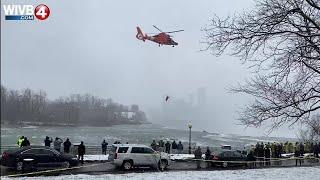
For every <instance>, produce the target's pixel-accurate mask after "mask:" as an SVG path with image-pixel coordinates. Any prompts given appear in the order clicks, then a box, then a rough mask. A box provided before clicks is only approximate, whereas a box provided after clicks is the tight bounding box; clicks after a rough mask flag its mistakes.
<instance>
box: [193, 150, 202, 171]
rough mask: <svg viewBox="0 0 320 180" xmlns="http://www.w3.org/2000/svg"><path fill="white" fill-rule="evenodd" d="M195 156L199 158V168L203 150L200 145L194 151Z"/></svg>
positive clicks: (198, 167)
mask: <svg viewBox="0 0 320 180" xmlns="http://www.w3.org/2000/svg"><path fill="white" fill-rule="evenodd" d="M194 158H195V159H197V169H200V168H201V166H200V163H201V161H200V160H201V159H202V152H201V148H200V146H198V149H197V150H195V151H194Z"/></svg>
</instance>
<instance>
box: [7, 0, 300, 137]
mask: <svg viewBox="0 0 320 180" xmlns="http://www.w3.org/2000/svg"><path fill="white" fill-rule="evenodd" d="M15 3H17V4H32V5H38V4H40V3H45V4H46V5H47V6H48V7H49V8H50V10H51V14H50V17H49V18H48V19H47V20H45V21H38V20H35V21H5V20H4V17H3V16H4V14H3V8H2V9H1V16H2V17H1V80H2V84H3V85H5V86H6V87H8V88H13V89H21V88H27V87H28V88H31V89H33V90H39V89H43V90H45V91H46V92H47V94H48V97H49V98H50V99H54V98H56V97H59V96H67V95H69V94H72V93H90V94H94V95H96V96H100V97H104V98H109V97H111V98H112V99H114V100H115V101H117V102H120V103H123V104H132V103H137V104H139V105H141V107H142V109H143V110H145V111H146V112H147V115H148V117H149V120H150V121H154V120H153V119H152V114H150V113H151V112H152V111H155V110H157V109H159V108H161V103H162V102H163V96H164V95H167V94H168V95H170V96H171V97H172V98H173V99H174V98H187V97H188V94H190V93H192V92H196V90H197V88H199V87H206V90H207V98H208V100H207V102H208V105H209V106H210V108H212V118H210V120H208V121H207V122H198V121H197V120H196V119H194V120H192V123H193V124H194V127H195V128H196V129H198V130H201V129H206V130H208V131H214V132H225V133H239V134H250V135H264V134H265V133H266V132H267V131H266V129H263V128H262V129H258V130H257V129H254V128H248V129H245V128H244V127H243V126H239V125H236V124H237V123H238V122H237V121H236V117H237V113H236V111H237V110H238V109H239V107H242V106H243V105H244V104H246V103H247V102H248V101H249V98H248V97H244V96H241V95H233V94H230V93H228V90H227V89H228V88H229V87H230V86H233V85H236V84H237V83H238V82H242V81H243V80H244V79H245V78H248V77H250V76H251V75H252V74H250V70H248V69H247V68H246V66H243V65H241V64H240V61H239V60H238V59H237V58H234V57H230V56H227V55H224V56H221V57H215V56H212V55H211V54H210V53H209V52H200V51H199V50H200V49H202V48H203V45H201V44H200V41H201V38H202V37H203V32H201V28H202V27H204V26H205V25H206V24H209V23H210V22H209V20H210V17H212V16H213V14H217V15H219V16H227V15H232V14H234V13H236V12H238V13H240V12H242V11H244V10H248V9H250V7H252V6H253V0H241V1H240V0H201V1H196V0H193V1H187V0H174V1H172V0H162V1H150V0H144V1H142V0H141V1H139V0H135V1H125V0H117V1H106V0H100V1H98V0H95V1H94V0H90V1H89V0H86V1H80V0H68V1H63V2H62V1H56V0H50V1H41V2H40V1H8V0H3V1H1V4H15ZM153 24H154V25H157V26H158V27H159V28H161V29H162V30H164V31H172V30H178V29H184V30H185V31H184V32H180V33H176V34H174V40H175V41H177V42H178V43H179V45H178V46H176V47H174V48H173V47H171V46H162V47H158V45H157V44H155V43H152V42H142V41H139V40H137V39H136V38H135V35H136V26H140V27H141V29H142V30H143V31H144V32H157V30H156V29H154V28H153V27H152V25H153ZM181 128H186V127H181ZM272 135H273V136H279V135H280V136H287V137H293V136H295V135H296V134H295V132H294V131H290V130H288V129H287V128H284V129H282V130H279V131H276V132H274V133H272Z"/></svg>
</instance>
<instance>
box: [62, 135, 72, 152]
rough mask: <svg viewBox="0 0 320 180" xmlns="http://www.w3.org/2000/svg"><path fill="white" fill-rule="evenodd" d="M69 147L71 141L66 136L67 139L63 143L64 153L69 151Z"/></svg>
mask: <svg viewBox="0 0 320 180" xmlns="http://www.w3.org/2000/svg"><path fill="white" fill-rule="evenodd" d="M70 147H71V142H70V140H69V138H67V140H66V141H65V142H64V143H63V150H64V152H65V153H69V152H70Z"/></svg>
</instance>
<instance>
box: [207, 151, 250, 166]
mask: <svg viewBox="0 0 320 180" xmlns="http://www.w3.org/2000/svg"><path fill="white" fill-rule="evenodd" d="M212 160H216V161H217V162H214V161H213V162H212V166H222V167H228V166H247V163H246V162H245V161H247V160H248V159H247V156H246V155H244V154H241V153H240V152H238V151H235V150H223V151H221V152H219V153H217V154H215V155H213V156H212ZM220 161H229V162H220ZM230 161H231V162H230ZM237 161H239V162H237Z"/></svg>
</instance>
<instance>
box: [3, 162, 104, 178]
mask: <svg viewBox="0 0 320 180" xmlns="http://www.w3.org/2000/svg"><path fill="white" fill-rule="evenodd" d="M105 163H108V162H103V163H98V164H90V165H85V166H83V165H82V166H75V167H69V168H59V169H50V170H44V171H36V172H29V173H20V174H11V175H7V176H4V177H20V176H29V175H38V174H46V173H52V172H60V171H67V170H73V169H80V168H86V167H93V166H98V165H101V164H105Z"/></svg>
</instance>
